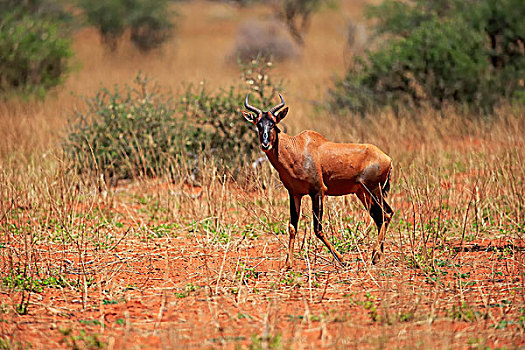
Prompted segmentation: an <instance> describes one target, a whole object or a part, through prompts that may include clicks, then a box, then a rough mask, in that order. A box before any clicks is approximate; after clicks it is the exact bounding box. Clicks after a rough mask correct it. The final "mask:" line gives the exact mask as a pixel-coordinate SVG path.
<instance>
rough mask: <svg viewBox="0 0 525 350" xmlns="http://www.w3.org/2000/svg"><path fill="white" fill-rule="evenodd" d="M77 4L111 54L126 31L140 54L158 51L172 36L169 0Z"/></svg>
mask: <svg viewBox="0 0 525 350" xmlns="http://www.w3.org/2000/svg"><path fill="white" fill-rule="evenodd" d="M80 5H81V7H82V8H83V9H84V12H85V15H86V18H87V20H88V22H89V23H90V24H91V25H93V26H94V27H96V28H97V29H98V31H99V33H100V37H101V39H102V43H103V44H104V45H106V46H107V47H108V48H109V49H110V50H112V51H114V50H116V48H117V46H118V41H119V40H120V39H121V37H122V36H123V34H124V32H125V31H126V30H127V29H129V30H130V32H131V37H130V38H131V41H132V43H133V44H134V45H135V46H136V47H137V48H138V49H139V50H141V51H143V52H147V51H150V50H152V49H155V48H158V47H159V46H161V45H162V44H163V43H164V42H165V41H166V40H167V39H169V38H170V36H171V35H172V33H173V29H174V24H173V23H172V20H173V18H174V17H175V13H174V12H173V11H170V10H169V7H168V0H157V1H148V0H80Z"/></svg>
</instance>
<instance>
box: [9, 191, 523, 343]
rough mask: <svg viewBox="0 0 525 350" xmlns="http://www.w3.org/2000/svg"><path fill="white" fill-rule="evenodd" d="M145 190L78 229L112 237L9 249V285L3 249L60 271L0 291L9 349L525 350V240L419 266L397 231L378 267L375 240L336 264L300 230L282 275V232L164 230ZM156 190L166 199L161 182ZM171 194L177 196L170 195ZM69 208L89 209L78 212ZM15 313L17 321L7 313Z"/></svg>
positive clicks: (452, 253) (123, 196) (233, 216)
mask: <svg viewBox="0 0 525 350" xmlns="http://www.w3.org/2000/svg"><path fill="white" fill-rule="evenodd" d="M144 188H147V186H146V185H145V184H128V185H124V186H122V187H121V188H118V189H116V190H115V193H116V194H115V196H114V198H113V200H112V203H111V204H100V210H101V211H102V212H104V211H105V212H106V214H105V217H108V213H109V212H111V211H112V212H113V222H118V224H116V225H115V224H114V225H109V224H107V223H103V224H101V223H100V219H99V217H98V216H97V215H95V213H97V210H96V207H95V209H93V208H91V209H90V212H91V213H92V215H91V218H87V217H86V216H84V217H83V218H82V219H79V220H81V221H82V223H81V225H84V226H85V227H86V232H88V231H89V232H93V233H95V234H96V235H99V236H100V237H111V238H110V239H106V240H107V241H106V242H105V241H104V239H98V240H94V239H92V238H89V239H88V237H86V239H85V240H83V239H79V240H77V241H76V244H64V243H60V242H57V243H53V242H52V241H48V242H46V243H45V244H42V243H40V244H39V245H38V246H35V247H34V249H32V250H31V251H28V250H27V249H24V247H22V246H16V245H10V244H9V242H4V243H3V246H2V248H3V250H4V254H3V256H2V258H3V261H2V266H3V275H4V276H5V273H6V269H7V268H8V267H9V265H10V263H11V262H10V261H7V260H8V259H7V258H8V257H9V256H10V255H9V254H5V252H6V250H10V251H12V252H15V253H20V254H22V252H24V254H28V252H31V253H30V254H33V258H32V260H33V261H34V262H35V263H36V264H38V266H39V267H40V269H41V270H46V271H56V272H60V275H61V276H62V279H61V281H58V282H56V283H49V282H48V284H47V285H44V284H45V283H44V282H42V283H41V284H39V285H37V287H38V286H41V288H40V289H39V288H36V287H35V288H33V289H34V290H33V291H31V290H30V289H31V288H25V290H24V289H22V290H21V289H20V288H13V289H5V288H4V290H3V292H2V294H0V303H1V305H2V306H3V315H2V319H3V322H1V327H2V328H1V331H2V334H4V335H7V336H8V339H10V340H11V342H10V343H9V344H7V345H8V346H11V347H12V348H33V349H55V348H89V349H94V348H107V349H160V348H163V349H171V348H177V349H180V348H182V349H184V348H227V349H229V348H253V349H257V348H270V349H279V348H294V349H317V348H338V349H339V348H340V349H347V348H356V349H361V348H374V349H375V348H404V349H412V348H420V349H428V348H439V349H450V348H469V349H470V348H472V349H478V348H479V349H481V348H483V349H485V348H487V347H488V348H501V349H503V348H506V349H519V348H523V347H524V346H525V340H524V337H523V331H524V325H523V322H524V317H525V311H524V308H523V306H524V303H523V269H522V267H521V269H520V266H522V264H523V260H522V259H523V248H524V247H525V246H524V245H523V242H518V241H515V240H510V239H505V238H501V239H492V240H488V239H480V240H477V241H470V242H468V243H463V244H461V242H459V241H453V240H451V241H449V242H445V243H443V244H441V245H440V248H439V251H437V250H435V251H433V254H435V255H436V258H435V259H434V266H432V267H430V266H426V267H423V266H422V265H421V266H420V265H418V263H417V261H416V260H411V259H412V258H414V257H413V256H410V253H409V251H408V247H406V246H401V245H400V244H399V243H400V242H401V241H400V240H399V239H396V237H395V236H396V234H398V233H396V232H391V233H390V235H389V236H390V237H389V238H388V239H387V244H386V254H385V258H384V259H383V260H382V261H381V263H380V264H378V265H376V266H372V265H370V258H369V255H370V254H369V253H370V251H371V250H370V248H371V247H372V245H371V244H363V245H362V246H359V245H356V246H355V249H351V250H350V251H349V252H346V253H345V254H344V257H345V259H346V261H348V262H349V263H350V264H349V265H348V266H347V267H346V268H342V267H340V266H338V265H337V264H335V263H334V261H333V259H332V258H331V256H330V255H329V253H328V252H327V250H326V249H325V248H323V247H322V246H321V244H320V243H319V242H317V241H316V239H315V236H314V235H313V234H312V233H311V232H309V231H308V229H307V231H308V232H306V234H304V233H303V232H301V233H300V234H299V240H298V241H299V243H298V244H297V246H296V265H295V267H294V269H293V270H290V271H286V270H284V269H283V266H284V262H285V259H286V248H285V247H286V244H287V236H286V235H285V234H284V233H285V232H284V230H280V231H278V232H277V233H276V232H274V231H272V230H268V229H267V230H264V229H262V230H256V229H255V228H254V226H253V225H250V224H249V223H248V222H245V223H242V224H241V222H242V220H246V221H248V218H243V216H242V215H241V216H240V217H239V216H238V215H239V214H242V213H237V212H236V211H235V210H230V211H229V212H230V214H229V216H228V219H227V220H229V221H231V222H233V221H234V220H237V221H236V222H237V224H238V226H239V227H240V229H239V230H237V231H236V230H231V231H230V232H229V233H224V234H226V235H229V237H227V236H224V235H222V236H221V234H219V233H217V232H215V231H214V229H213V223H212V222H211V221H213V219H210V220H208V219H206V220H205V221H204V222H203V221H201V222H192V223H190V224H189V225H187V226H186V227H183V226H179V227H175V226H170V225H169V223H168V222H165V223H163V222H162V220H159V219H152V216H151V215H150V214H151V211H150V210H151V209H148V208H149V204H150V203H144V202H145V201H143V200H139V201H137V200H136V198H137V197H136V195H138V194H139V193H140V194H143V193H144ZM152 188H156V189H157V191H167V190H166V185H165V184H161V185H160V186H159V185H152ZM179 189H180V190H181V191H184V192H185V193H187V194H189V195H191V197H190V198H191V200H192V201H203V202H206V201H207V199H206V194H205V193H204V194H203V193H202V192H205V191H204V190H203V189H200V188H188V187H187V186H183V187H180V188H179ZM232 191H233V190H232ZM237 191H238V196H239V197H240V198H252V199H253V200H256V199H257V198H256V197H255V194H254V193H244V192H242V191H239V190H237ZM171 192H172V193H175V195H176V192H174V191H173V188H172V190H171ZM281 197H282V196H281ZM285 199H286V198H284V197H283V198H280V200H281V201H282V202H283V203H285ZM104 206H106V208H105V209H104ZM282 208H283V209H284V208H285V206H283V207H282ZM77 209H81V210H86V208H85V207H84V206H83V205H80V204H78V207H77ZM303 220H304V221H308V218H304V219H303ZM154 223H155V224H154ZM222 224H223V225H224V224H225V223H224V222H223V223H222ZM48 225H50V224H49V223H48ZM305 225H307V226H308V225H309V223H306V224H305ZM305 227H306V226H305ZM369 232H371V234H372V232H373V233H375V231H369ZM399 234H400V233H399ZM104 242H105V243H104ZM26 244H31V242H26ZM301 248H302V249H301ZM35 279H36V278H35ZM22 304H24V305H26V306H27V310H26V311H25V312H20V310H18V311H17V312H15V311H13V310H17V307H18V306H19V305H22ZM430 344H431V345H430ZM7 345H6V347H7Z"/></svg>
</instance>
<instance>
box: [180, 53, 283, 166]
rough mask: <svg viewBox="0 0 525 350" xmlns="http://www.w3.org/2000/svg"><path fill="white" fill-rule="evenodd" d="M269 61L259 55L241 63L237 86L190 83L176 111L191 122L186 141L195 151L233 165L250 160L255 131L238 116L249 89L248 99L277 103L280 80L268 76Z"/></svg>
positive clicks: (191, 149)
mask: <svg viewBox="0 0 525 350" xmlns="http://www.w3.org/2000/svg"><path fill="white" fill-rule="evenodd" d="M272 67H273V66H272V63H271V62H268V61H266V60H264V59H262V58H259V59H256V60H253V61H251V62H249V63H247V64H244V65H242V64H241V69H242V75H241V82H240V84H238V85H237V86H234V85H232V86H230V87H229V88H228V89H221V90H219V91H218V92H216V93H211V92H209V91H208V90H207V89H206V85H205V84H204V83H203V84H202V85H201V86H200V87H198V88H195V87H194V86H191V85H190V86H189V87H188V88H187V89H186V92H185V94H184V95H183V97H182V98H181V100H180V103H179V111H180V112H181V113H182V115H183V117H184V120H185V122H186V123H188V124H190V125H192V126H193V130H194V135H193V137H192V138H191V140H188V141H187V143H186V146H187V150H188V151H190V152H192V154H194V155H204V156H206V157H208V158H211V159H214V160H215V163H216V164H217V165H221V166H223V167H226V168H235V167H236V166H239V165H242V164H244V162H245V160H250V158H251V156H252V154H253V152H254V151H256V150H257V149H258V148H257V145H258V142H257V135H256V133H254V132H253V127H252V125H251V124H249V123H246V122H245V121H244V120H242V118H240V116H241V110H242V109H243V108H244V99H245V97H246V94H247V93H248V92H249V91H250V92H252V95H251V96H250V103H252V104H255V105H258V106H270V105H274V104H275V103H276V97H277V95H276V91H278V90H280V89H281V87H282V82H280V81H279V82H274V81H273V80H272V78H271V76H270V72H269V71H270V70H271V69H272Z"/></svg>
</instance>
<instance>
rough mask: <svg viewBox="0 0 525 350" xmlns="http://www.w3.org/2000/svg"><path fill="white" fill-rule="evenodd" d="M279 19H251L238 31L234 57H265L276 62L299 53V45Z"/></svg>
mask: <svg viewBox="0 0 525 350" xmlns="http://www.w3.org/2000/svg"><path fill="white" fill-rule="evenodd" d="M287 34H288V33H287V31H286V29H284V28H283V26H282V25H281V24H280V23H279V22H278V21H259V20H255V21H254V20H250V21H247V22H244V23H243V24H241V26H240V28H239V30H238V31H237V38H236V40H235V47H234V49H233V53H232V55H231V58H232V59H235V60H241V61H242V62H249V61H251V60H253V59H257V58H258V57H259V58H260V57H264V58H265V59H267V60H271V61H274V62H281V61H286V60H289V59H292V58H295V57H296V56H297V55H298V50H297V45H295V43H294V42H293V41H292V39H291V38H290V37H289V35H287Z"/></svg>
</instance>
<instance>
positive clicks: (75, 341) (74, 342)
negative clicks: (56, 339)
mask: <svg viewBox="0 0 525 350" xmlns="http://www.w3.org/2000/svg"><path fill="white" fill-rule="evenodd" d="M59 332H60V333H61V334H62V336H63V338H62V339H61V340H60V342H61V343H63V344H65V345H66V346H67V347H68V348H70V349H92V350H94V349H103V348H104V347H106V344H105V343H104V342H103V341H102V340H100V339H99V335H98V334H97V333H94V334H86V331H85V330H83V329H81V330H80V331H79V332H78V335H75V334H73V331H72V330H71V328H65V329H59Z"/></svg>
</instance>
